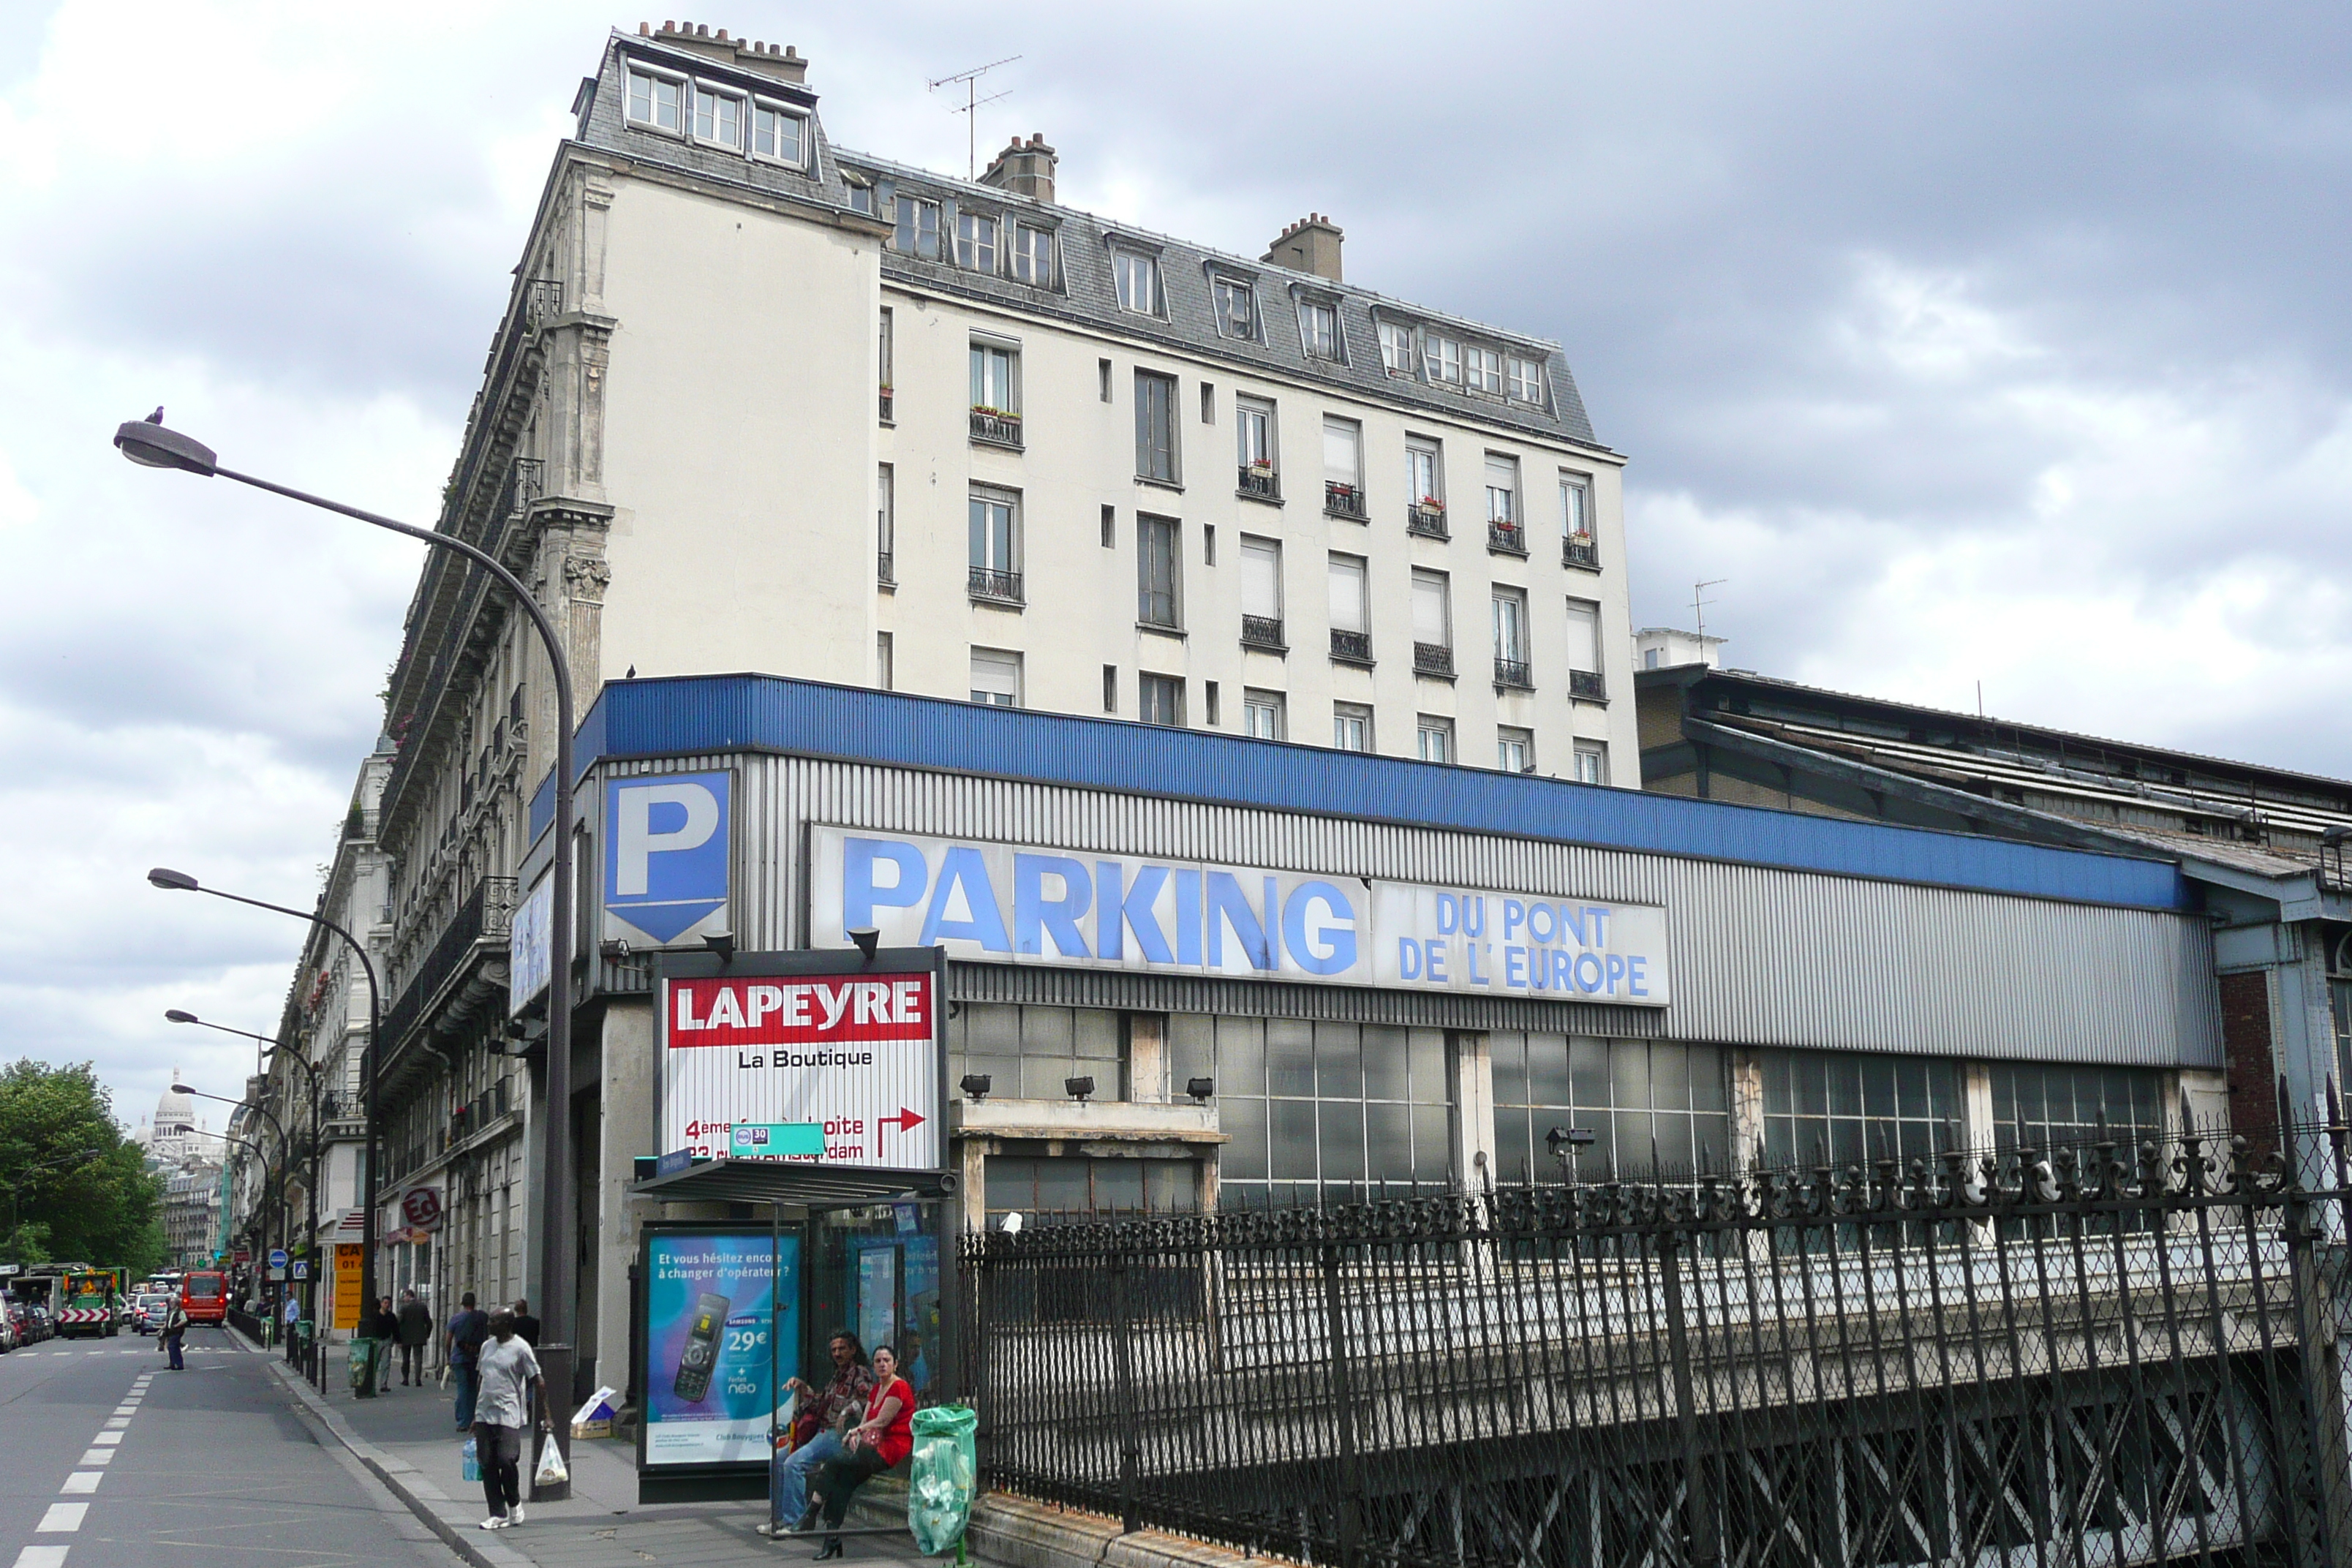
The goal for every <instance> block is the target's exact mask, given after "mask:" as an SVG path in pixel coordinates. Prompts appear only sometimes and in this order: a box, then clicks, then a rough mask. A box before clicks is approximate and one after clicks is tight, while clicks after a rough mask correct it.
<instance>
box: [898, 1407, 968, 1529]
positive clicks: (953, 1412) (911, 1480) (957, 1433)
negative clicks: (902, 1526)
mask: <svg viewBox="0 0 2352 1568" xmlns="http://www.w3.org/2000/svg"><path fill="white" fill-rule="evenodd" d="M979 1420H980V1417H979V1416H978V1415H974V1414H973V1413H972V1411H971V1409H969V1408H968V1407H966V1406H964V1405H934V1406H932V1407H931V1408H930V1409H928V1410H918V1411H916V1412H915V1452H914V1456H913V1458H912V1460H911V1462H910V1464H909V1466H908V1481H907V1526H908V1529H910V1530H912V1531H914V1532H915V1550H916V1551H918V1552H921V1553H922V1554H923V1555H924V1556H926V1557H936V1556H938V1555H939V1554H940V1552H946V1551H948V1550H950V1548H952V1547H953V1546H954V1545H955V1543H956V1542H959V1541H961V1540H962V1539H963V1527H964V1523H965V1521H967V1520H969V1519H971V1500H972V1495H973V1493H975V1492H977V1491H978V1490H979V1489H980V1464H979V1460H978V1458H977V1456H976V1455H975V1454H974V1453H973V1450H972V1442H971V1433H972V1428H973V1427H974V1426H977V1425H978V1424H979Z"/></svg>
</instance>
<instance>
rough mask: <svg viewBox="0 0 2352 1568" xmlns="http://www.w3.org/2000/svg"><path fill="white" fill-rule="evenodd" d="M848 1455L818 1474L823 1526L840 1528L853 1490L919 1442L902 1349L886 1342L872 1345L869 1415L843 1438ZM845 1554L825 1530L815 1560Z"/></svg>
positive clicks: (897, 1459) (817, 1482) (867, 1412)
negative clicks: (900, 1356) (902, 1367)
mask: <svg viewBox="0 0 2352 1568" xmlns="http://www.w3.org/2000/svg"><path fill="white" fill-rule="evenodd" d="M843 1447H845V1448H847V1449H848V1450H849V1453H848V1457H847V1458H840V1459H835V1460H834V1461H833V1462H832V1463H831V1464H828V1465H827V1466H825V1467H824V1469H823V1470H820V1471H819V1472H818V1473H817V1479H816V1490H817V1495H818V1496H819V1497H820V1498H822V1499H823V1500H824V1526H825V1528H826V1529H827V1530H829V1531H831V1530H838V1529H840V1528H841V1520H842V1516H843V1515H844V1514H845V1513H847V1512H848V1511H849V1499H850V1495H851V1494H852V1493H854V1492H855V1491H856V1490H857V1489H858V1488H859V1487H862V1486H864V1485H865V1484H866V1481H867V1480H868V1479H871V1478H872V1477H875V1476H878V1475H880V1474H881V1473H882V1472H883V1471H885V1470H887V1469H889V1468H892V1467H893V1466H895V1465H897V1464H898V1462H899V1461H900V1460H902V1459H904V1458H906V1457H907V1455H908V1453H909V1452H910V1451H912V1450H913V1448H914V1447H915V1391H914V1390H913V1389H912V1388H910V1387H908V1385H907V1380H906V1379H905V1378H903V1377H900V1376H899V1375H898V1352H897V1351H896V1350H893V1349H892V1348H891V1347H890V1346H888V1345H877V1346H875V1347H874V1395H873V1397H872V1398H871V1399H869V1400H867V1401H866V1419H865V1421H864V1422H862V1423H861V1424H860V1425H859V1426H857V1427H856V1429H855V1430H853V1431H852V1432H851V1433H850V1434H849V1436H848V1437H847V1438H845V1440H844V1442H843ZM840 1555H841V1537H840V1536H838V1535H827V1536H826V1537H825V1538H824V1545H823V1546H820V1547H818V1548H817V1549H816V1561H818V1562H820V1563H822V1562H824V1560H825V1559H826V1558H828V1557H838V1556H840Z"/></svg>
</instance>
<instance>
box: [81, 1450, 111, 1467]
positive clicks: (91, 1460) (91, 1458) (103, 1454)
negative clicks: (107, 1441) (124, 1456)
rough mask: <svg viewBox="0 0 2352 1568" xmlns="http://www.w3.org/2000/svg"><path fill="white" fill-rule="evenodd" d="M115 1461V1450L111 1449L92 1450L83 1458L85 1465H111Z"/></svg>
mask: <svg viewBox="0 0 2352 1568" xmlns="http://www.w3.org/2000/svg"><path fill="white" fill-rule="evenodd" d="M113 1459H114V1450H113V1449H111V1448H91V1449H89V1450H88V1451H87V1452H85V1453H84V1454H83V1455H82V1457H81V1462H82V1463H83V1464H85V1465H104V1464H110V1463H112V1462H113Z"/></svg>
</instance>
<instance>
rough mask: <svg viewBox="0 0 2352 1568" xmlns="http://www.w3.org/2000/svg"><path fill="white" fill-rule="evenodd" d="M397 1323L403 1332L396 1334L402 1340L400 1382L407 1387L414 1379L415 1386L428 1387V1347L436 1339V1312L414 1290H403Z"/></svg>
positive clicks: (395, 1336)
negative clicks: (426, 1377)
mask: <svg viewBox="0 0 2352 1568" xmlns="http://www.w3.org/2000/svg"><path fill="white" fill-rule="evenodd" d="M397 1326H398V1328H399V1332H398V1333H397V1334H396V1335H394V1338H396V1339H398V1340H399V1341H400V1382H401V1385H402V1386H403V1387H406V1386H407V1385H408V1384H409V1382H410V1381H411V1380H412V1379H414V1381H415V1384H416V1386H417V1387H419V1388H422V1387H424V1386H425V1346H426V1345H429V1344H431V1343H432V1342H433V1314H432V1313H430V1312H428V1311H426V1310H425V1303H424V1302H422V1301H420V1300H417V1299H416V1292H415V1291H414V1290H404V1291H403V1292H401V1298H400V1312H399V1315H398V1321H397Z"/></svg>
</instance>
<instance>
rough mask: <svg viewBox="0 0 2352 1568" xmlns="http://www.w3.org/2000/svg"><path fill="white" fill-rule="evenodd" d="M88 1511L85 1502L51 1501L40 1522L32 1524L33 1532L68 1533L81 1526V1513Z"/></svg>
mask: <svg viewBox="0 0 2352 1568" xmlns="http://www.w3.org/2000/svg"><path fill="white" fill-rule="evenodd" d="M88 1512H89V1504H88V1503H86V1502H53V1503H51V1504H50V1505H49V1511H48V1512H47V1513H45V1514H43V1515H41V1522H40V1523H38V1524H37V1525H35V1526H33V1531H34V1533H36V1534H46V1533H51V1532H54V1533H56V1534H58V1535H69V1534H71V1533H72V1532H73V1531H77V1530H79V1529H80V1528H81V1520H82V1515H84V1514H86V1513H88Z"/></svg>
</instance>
